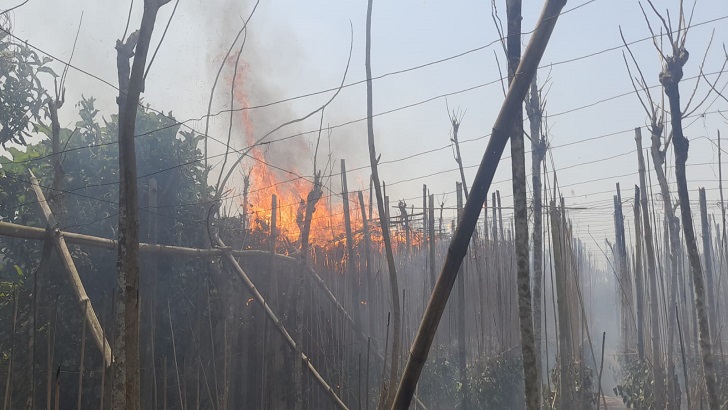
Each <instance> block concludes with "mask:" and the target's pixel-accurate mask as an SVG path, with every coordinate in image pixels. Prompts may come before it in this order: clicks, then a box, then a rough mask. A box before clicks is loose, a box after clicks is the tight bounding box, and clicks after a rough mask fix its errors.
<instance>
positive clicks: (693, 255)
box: [660, 49, 720, 410]
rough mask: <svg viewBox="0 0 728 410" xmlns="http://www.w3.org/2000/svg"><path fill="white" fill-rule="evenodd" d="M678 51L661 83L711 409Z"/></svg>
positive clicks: (714, 402)
mask: <svg viewBox="0 0 728 410" xmlns="http://www.w3.org/2000/svg"><path fill="white" fill-rule="evenodd" d="M679 51H680V53H679V54H678V55H675V56H668V57H667V59H666V61H665V63H664V66H663V70H662V72H661V73H660V83H661V84H662V86H663V87H664V90H665V94H666V95H667V98H668V100H669V102H670V124H671V126H672V139H673V146H674V147H675V182H676V184H677V196H678V198H679V199H680V214H681V217H682V218H681V219H682V227H683V235H685V244H686V245H687V250H688V260H689V261H690V268H691V269H690V270H691V273H692V278H693V291H694V293H695V308H696V313H697V317H698V337H699V345H700V354H701V356H702V361H703V374H704V377H705V387H706V389H707V392H708V405H709V407H710V409H711V410H718V409H719V408H720V404H719V403H718V390H717V385H716V381H715V370H714V367H713V353H712V346H711V338H710V328H709V325H708V313H707V312H706V301H705V283H704V282H703V268H702V266H701V264H700V254H699V253H698V245H697V242H696V240H695V230H694V229H693V215H692V211H691V208H690V195H689V193H688V182H687V176H686V173H685V163H686V162H687V160H688V148H689V142H688V139H687V138H686V137H685V135H684V134H683V127H682V111H681V108H680V89H679V84H680V80H681V79H682V75H683V71H682V67H683V65H684V64H685V62H686V61H687V51H685V50H684V49H680V50H679Z"/></svg>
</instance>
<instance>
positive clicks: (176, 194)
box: [0, 98, 212, 408]
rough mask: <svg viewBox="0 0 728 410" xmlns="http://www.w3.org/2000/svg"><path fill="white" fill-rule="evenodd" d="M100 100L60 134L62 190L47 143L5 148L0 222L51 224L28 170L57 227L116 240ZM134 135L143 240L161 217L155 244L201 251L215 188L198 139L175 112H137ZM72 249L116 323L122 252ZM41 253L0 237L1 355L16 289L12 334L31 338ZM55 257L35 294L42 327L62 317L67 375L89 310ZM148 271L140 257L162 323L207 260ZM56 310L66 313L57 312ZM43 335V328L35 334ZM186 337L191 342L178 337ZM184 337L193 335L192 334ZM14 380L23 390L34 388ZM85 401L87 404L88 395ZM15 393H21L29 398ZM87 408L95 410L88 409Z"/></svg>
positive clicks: (60, 351)
mask: <svg viewBox="0 0 728 410" xmlns="http://www.w3.org/2000/svg"><path fill="white" fill-rule="evenodd" d="M94 103H95V101H94V99H93V98H88V99H87V98H83V99H82V100H81V101H80V102H79V103H78V105H77V108H78V110H79V120H78V121H77V122H76V124H75V129H73V130H71V129H62V130H61V142H62V146H64V145H65V147H66V149H65V150H64V151H65V152H64V153H63V154H61V159H62V161H63V162H62V168H63V173H64V178H63V181H62V186H61V189H62V190H63V191H62V192H60V193H58V192H54V191H53V190H51V189H49V187H51V186H52V184H53V175H54V172H53V168H52V166H51V159H52V157H53V155H52V150H51V146H50V141H49V140H48V139H43V140H42V141H40V142H38V143H35V144H30V145H27V146H26V147H25V150H24V151H21V150H18V149H15V148H9V149H8V150H7V153H8V154H9V155H10V158H7V157H2V156H0V221H5V222H12V223H17V224H22V225H29V226H36V227H45V226H46V223H45V220H44V219H43V218H42V214H41V212H40V208H39V206H38V203H37V200H36V197H35V195H34V193H33V192H32V190H31V189H30V183H29V180H30V177H29V175H28V172H27V171H28V169H32V170H33V172H34V173H35V175H36V176H37V177H38V179H39V181H40V185H41V186H42V187H43V188H44V189H43V190H44V191H45V195H46V197H47V198H49V199H52V200H53V202H52V203H51V205H52V207H53V211H54V213H55V214H56V216H57V218H58V220H59V225H60V226H59V227H60V228H61V229H63V230H67V231H71V232H78V233H83V234H88V235H94V236H100V237H106V238H115V237H116V236H117V230H116V226H117V218H118V206H117V204H118V199H119V198H118V175H119V173H118V169H119V163H118V145H117V144H116V141H117V129H118V126H117V116H116V115H112V116H111V117H110V118H108V119H101V118H100V115H99V111H98V110H97V109H96V108H95V105H94ZM34 127H35V130H36V131H37V132H38V133H40V134H46V135H48V134H49V130H48V129H47V127H44V126H43V125H42V124H34ZM136 134H137V138H136V151H137V162H138V176H139V179H138V181H137V182H138V187H139V206H140V219H141V220H140V239H141V240H142V241H149V240H150V239H151V238H152V236H151V231H150V227H151V218H156V219H157V232H158V235H157V241H158V242H159V243H164V244H170V245H180V246H193V247H202V246H204V238H205V237H206V236H205V235H203V233H204V229H203V228H204V215H205V212H206V210H207V205H206V201H207V200H208V199H209V198H210V195H211V192H212V189H211V187H209V186H208V185H207V184H206V183H205V174H204V166H203V162H202V161H201V158H202V153H201V151H200V150H199V149H197V145H198V142H199V136H198V135H196V134H193V133H188V132H184V131H181V130H180V126H179V125H178V124H177V122H176V120H175V119H174V118H173V117H172V115H171V113H170V114H159V113H154V112H151V111H148V110H147V109H145V108H141V107H140V108H139V111H138V114H137V127H136ZM152 178H154V179H156V180H157V182H158V202H157V207H156V208H150V204H149V183H150V180H151V179H152ZM69 247H70V250H71V253H72V255H73V257H74V260H75V262H76V265H77V268H78V270H79V272H80V275H81V279H82V281H83V283H84V286H85V288H86V291H87V293H88V295H89V297H90V299H91V303H92V305H93V306H94V308H95V309H96V310H97V313H98V316H99V317H100V319H101V320H102V322H103V321H104V318H109V317H111V313H110V300H111V295H112V294H113V292H114V288H115V278H116V276H115V272H116V269H115V261H116V252H114V251H109V250H105V249H98V248H90V247H79V246H75V245H70V246H69ZM41 250H42V242H40V241H26V240H20V239H14V238H9V237H0V317H2V318H5V319H6V320H5V321H4V322H2V326H0V357H2V356H7V355H8V354H9V352H10V348H11V346H10V345H11V342H10V341H11V340H12V339H13V338H12V335H11V334H10V332H11V329H12V326H10V323H9V322H8V320H9V319H10V318H11V317H12V304H13V301H12V293H13V287H14V286H17V287H18V291H19V299H18V300H19V301H20V303H19V312H18V331H17V332H16V334H18V335H28V334H29V331H28V326H29V323H30V322H29V318H30V317H32V316H31V310H30V300H31V297H32V294H33V289H34V283H35V281H34V279H35V278H36V276H37V271H38V266H39V261H40V260H41ZM51 258H52V259H51V260H50V261H49V263H48V266H49V269H50V272H49V274H48V276H45V275H44V276H42V279H41V280H40V281H39V283H42V285H43V287H44V289H43V292H42V293H41V294H40V295H39V297H41V299H42V301H41V302H40V309H41V310H40V312H39V313H38V314H39V319H38V325H39V327H42V326H46V324H47V323H48V322H49V321H50V320H54V321H55V320H57V322H55V323H54V324H55V329H57V334H56V336H55V337H56V340H57V341H58V342H57V343H56V347H55V352H56V353H55V355H56V357H57V358H58V360H61V361H62V363H61V365H62V368H63V369H68V368H75V367H77V366H78V346H79V339H80V331H79V329H80V324H81V323H83V322H82V320H81V317H82V313H83V312H82V309H81V308H80V307H79V305H78V302H77V301H76V300H75V296H74V295H73V291H72V290H71V288H70V287H69V286H68V283H67V279H66V274H65V273H64V272H63V270H62V267H61V264H60V262H59V261H58V260H57V257H56V256H55V255H53V256H52V257H51ZM150 265H151V263H149V261H148V260H145V259H143V260H142V264H141V273H140V276H141V278H142V279H141V281H142V283H141V288H142V289H144V291H145V293H146V294H145V296H146V297H149V295H150V293H152V292H154V293H155V295H156V300H158V301H160V302H159V306H160V308H158V309H159V312H157V316H156V318H157V319H156V320H158V321H159V322H161V324H165V323H167V321H168V313H167V311H166V309H162V308H161V306H165V305H166V301H167V300H186V299H184V298H183V296H184V295H186V294H191V293H193V292H194V291H196V290H197V289H198V288H199V286H200V283H201V279H200V278H199V276H200V275H199V274H200V272H204V270H203V267H202V262H201V261H199V260H195V259H190V258H159V260H158V262H157V266H158V271H159V272H160V274H159V275H158V276H157V279H156V280H155V281H154V282H152V278H151V277H150V275H149V274H148V272H149V271H148V268H149V266H150ZM173 306H174V307H173V309H172V311H171V315H172V318H173V319H172V320H173V321H174V322H175V323H186V322H187V321H188V319H189V317H190V316H192V315H193V314H194V313H192V312H190V311H188V310H189V308H190V305H189V304H183V303H179V304H175V305H173ZM54 309H57V311H58V312H60V313H59V314H55V313H54V312H55V310H54ZM147 317H148V316H147ZM106 320H108V319H106ZM102 325H104V327H105V329H106V330H111V329H113V326H112V325H111V324H110V323H109V322H108V321H107V322H103V323H102ZM143 326H145V329H147V327H148V326H149V323H148V322H145V324H144V325H143ZM159 326H160V325H158V327H159ZM167 326H168V325H166V326H165V327H163V328H167ZM46 328H47V327H46ZM182 330H184V329H182ZM182 330H180V332H182ZM142 331H143V332H144V331H147V330H144V329H143V330H142ZM43 333H44V332H43V331H39V334H43ZM180 337H181V338H184V337H185V336H184V335H182V334H180ZM186 337H187V338H189V335H188V336H186ZM156 342H157V347H156V352H157V354H158V355H159V357H162V356H166V357H171V355H172V352H171V346H170V345H169V343H168V337H166V336H165V337H158V338H157V339H156ZM39 350H42V349H39ZM87 352H91V353H88V354H89V355H92V353H93V354H97V353H98V352H97V351H96V350H95V349H91V350H88V351H87ZM16 354H18V351H16ZM19 360H20V359H19ZM37 360H38V363H41V364H43V363H45V362H43V361H42V360H41V359H37ZM89 360H92V362H91V363H89V364H88V366H89V368H91V367H93V366H99V364H98V363H95V364H94V362H93V360H95V361H98V360H100V355H96V356H93V355H92V356H91V358H90V359H89ZM19 377H21V375H18V378H19ZM17 380H18V381H17V383H16V385H17V386H23V385H25V384H27V385H29V384H30V383H29V382H28V383H23V382H22V380H20V379H17ZM85 385H86V384H85ZM88 385H89V386H91V385H93V384H92V383H88ZM63 391H64V394H69V395H71V394H74V393H73V392H74V389H73V388H67V389H63ZM66 392H67V393H66ZM25 396H27V394H26V395H25ZM84 396H85V397H86V396H88V397H89V398H90V397H91V394H88V395H84ZM14 397H23V394H18V395H17V396H14ZM67 399H68V400H66V398H62V399H61V401H69V402H70V401H72V400H75V399H73V398H72V397H69V398H67ZM16 405H17V403H14V404H13V405H12V406H11V407H12V408H16ZM86 407H88V408H91V404H89V405H88V406H85V408H86Z"/></svg>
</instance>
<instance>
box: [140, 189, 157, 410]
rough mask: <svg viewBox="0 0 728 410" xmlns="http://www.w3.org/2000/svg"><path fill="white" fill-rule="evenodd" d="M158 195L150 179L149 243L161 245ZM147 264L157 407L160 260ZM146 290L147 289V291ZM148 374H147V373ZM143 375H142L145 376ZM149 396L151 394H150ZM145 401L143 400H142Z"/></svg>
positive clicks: (153, 388) (149, 346) (150, 351)
mask: <svg viewBox="0 0 728 410" xmlns="http://www.w3.org/2000/svg"><path fill="white" fill-rule="evenodd" d="M158 193H159V186H158V184H157V180H156V179H155V178H150V179H149V187H148V200H149V210H150V211H151V212H150V213H149V219H148V228H147V237H148V240H149V243H159V238H158V235H159V224H158V218H157V206H158ZM147 258H148V259H147V263H148V266H149V277H148V278H144V279H145V280H144V286H143V287H142V289H140V291H141V292H144V293H148V294H149V295H148V296H147V297H146V301H145V300H144V298H141V299H142V300H141V303H144V304H145V306H146V307H147V309H149V319H150V320H149V343H148V344H147V348H146V349H145V351H146V353H147V358H148V365H151V367H152V372H151V373H152V383H151V386H149V389H150V390H151V394H150V397H151V400H153V403H154V405H155V406H156V405H157V366H156V360H157V355H156V349H155V343H156V339H155V329H156V326H157V314H156V310H157V307H156V304H157V303H156V302H157V283H158V280H157V278H158V275H159V263H158V259H157V258H156V257H154V256H148V257H147ZM145 288H146V289H145ZM145 302H146V303H145ZM145 373H146V372H145ZM145 373H142V374H145ZM148 394H149V393H148ZM142 400H143V399H142Z"/></svg>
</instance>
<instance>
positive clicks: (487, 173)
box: [392, 0, 566, 410]
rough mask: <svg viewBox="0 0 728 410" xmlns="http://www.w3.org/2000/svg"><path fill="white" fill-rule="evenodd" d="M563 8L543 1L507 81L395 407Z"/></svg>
mask: <svg viewBox="0 0 728 410" xmlns="http://www.w3.org/2000/svg"><path fill="white" fill-rule="evenodd" d="M565 5H566V0H547V1H546V3H545V5H544V9H543V11H542V13H541V16H540V18H539V21H538V22H537V24H536V29H535V30H534V33H533V35H532V37H531V40H530V42H529V45H528V47H527V49H526V52H525V53H524V55H523V58H522V60H521V62H520V64H519V66H518V69H517V70H516V76H515V78H514V79H513V82H512V83H511V86H510V88H509V90H508V94H507V95H506V98H505V101H504V102H503V105H502V107H501V110H500V112H499V114H498V117H497V119H496V122H495V125H494V126H493V133H492V136H491V138H490V141H489V142H488V147H487V148H486V151H485V154H484V155H483V159H482V161H481V163H480V166H479V168H478V172H477V174H476V176H475V180H474V182H473V184H472V189H471V191H470V192H469V196H468V200H467V201H466V203H465V209H464V210H463V218H462V222H461V224H460V225H459V226H458V228H457V230H456V231H455V234H454V235H453V238H452V240H451V242H450V246H449V248H448V253H447V256H446V258H445V263H444V265H443V268H442V271H441V273H440V277H439V278H438V280H437V283H436V284H435V289H434V290H433V293H432V295H431V297H430V301H429V302H428V306H427V309H426V311H425V314H424V316H423V318H422V322H421V323H420V326H419V329H418V331H417V336H416V337H415V340H414V342H413V344H412V348H411V349H410V357H409V359H408V361H407V365H406V367H405V369H404V373H403V374H402V378H401V381H400V384H399V386H398V388H397V394H396V396H395V401H394V403H393V406H392V408H393V409H397V410H399V409H406V408H407V407H409V404H410V402H411V400H412V395H413V394H414V391H415V387H416V386H417V381H418V380H419V377H420V373H421V372H422V368H423V367H424V364H425V361H426V360H427V355H428V353H429V350H430V346H431V345H432V340H433V338H434V334H435V331H436V330H437V327H438V324H439V322H440V319H441V317H442V313H443V311H444V309H445V305H446V303H447V300H448V298H449V295H450V291H451V290H452V287H453V284H454V282H455V278H456V277H457V272H458V269H459V268H460V264H461V263H462V261H463V258H464V257H465V252H466V250H467V247H468V244H469V243H470V238H471V237H472V235H473V230H474V229H475V225H476V223H477V222H478V217H479V215H480V211H481V209H482V208H483V203H484V202H485V198H486V196H487V195H488V189H489V188H490V184H491V182H492V181H493V176H494V175H495V171H496V169H497V167H498V162H499V161H500V157H501V155H502V153H503V150H504V149H505V145H506V143H507V142H508V138H509V135H510V134H511V131H512V129H513V123H514V121H515V120H516V114H517V112H520V110H521V109H522V108H521V107H522V102H523V99H524V98H525V96H526V92H527V91H528V87H529V85H530V83H531V81H532V80H533V77H534V76H535V74H536V69H537V67H538V64H539V61H540V60H541V57H542V56H543V53H544V51H545V49H546V45H547V44H548V41H549V39H550V37H551V33H552V32H553V29H554V27H555V25H556V21H557V20H558V16H559V13H560V12H561V10H562V9H563V7H564V6H565Z"/></svg>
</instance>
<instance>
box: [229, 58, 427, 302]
mask: <svg viewBox="0 0 728 410" xmlns="http://www.w3.org/2000/svg"><path fill="white" fill-rule="evenodd" d="M228 63H229V64H230V65H231V66H232V65H233V64H234V60H233V61H229V62H228ZM249 69H250V67H249V66H248V65H247V64H245V63H241V64H240V65H239V66H238V73H237V77H236V87H235V91H234V98H235V100H236V107H238V108H239V107H250V106H251V104H250V101H249V98H248V94H247V92H246V90H245V85H246V78H247V76H248V71H249ZM254 112H255V111H251V110H243V111H242V112H241V113H240V115H239V118H240V121H241V125H242V128H243V131H244V135H245V143H246V146H249V147H250V146H253V145H254V144H255V142H256V140H257V139H258V138H260V136H261V135H259V134H256V130H255V128H254V126H253V119H252V118H251V113H254ZM292 143H295V142H289V141H287V142H285V143H283V144H288V147H289V148H290V144H292ZM299 144H300V145H299V146H298V147H294V148H295V152H296V155H297V156H298V155H300V158H312V155H311V152H310V149H309V147H308V145H306V144H304V143H300V142H299ZM279 146H280V145H270V146H266V145H262V146H261V145H258V146H254V147H253V149H252V150H251V151H250V154H249V155H250V156H251V157H252V161H251V162H249V163H248V165H247V166H248V167H251V166H252V168H250V177H249V181H250V185H249V193H248V196H247V198H246V199H247V201H243V202H246V203H247V209H246V210H245V211H246V212H245V214H246V218H248V221H249V222H250V223H249V224H248V223H246V226H248V227H250V229H251V230H253V231H259V232H260V233H261V234H262V235H266V236H267V235H269V234H270V226H271V218H272V208H271V202H272V196H273V195H275V196H276V197H277V209H276V233H277V242H278V243H279V244H280V243H281V242H282V243H284V244H286V245H288V246H287V248H288V249H287V250H288V251H289V252H290V251H295V250H297V249H299V247H300V236H301V226H300V225H299V224H300V223H301V222H302V218H301V215H302V212H303V209H305V201H306V198H307V197H308V194H309V192H310V191H311V190H312V188H313V186H314V185H313V181H312V178H308V177H303V178H302V177H300V176H302V175H310V174H312V172H310V170H309V171H308V172H306V171H301V170H299V169H296V167H295V166H294V165H292V164H290V163H289V164H270V162H271V161H270V160H269V159H268V158H267V157H266V153H267V150H275V149H278V147H279ZM321 157H322V155H321V153H319V158H321ZM290 162H294V161H290ZM312 165H313V164H312ZM312 165H311V166H312ZM283 169H285V170H287V171H288V172H286V171H284V170H283ZM324 177H325V176H324ZM326 182H328V181H325V183H326ZM336 185H338V184H336ZM322 188H323V195H322V197H321V199H320V200H319V201H318V202H317V203H316V207H315V211H314V213H313V216H312V219H311V227H310V232H309V243H310V245H311V246H313V247H322V248H331V247H334V246H340V245H344V244H345V240H346V227H345V219H344V210H343V203H342V201H343V199H342V197H341V193H340V192H336V193H334V192H332V191H330V189H329V188H328V187H327V186H323V187H322ZM365 197H366V200H365V204H367V203H369V199H368V195H365ZM348 199H349V213H350V223H351V230H352V235H353V239H354V241H355V242H357V243H358V242H359V241H360V240H362V238H363V233H362V231H363V223H362V212H361V208H360V204H359V201H358V198H357V196H356V195H355V194H354V193H350V194H349V198H348ZM397 213H398V212H396V210H393V215H395V214H397ZM375 219H376V217H375ZM369 227H370V233H371V235H370V237H371V241H372V246H373V247H375V248H380V249H381V250H383V248H382V241H381V239H382V236H381V229H380V228H379V224H376V223H370V224H369ZM406 240H407V239H406V235H405V233H404V230H403V229H401V227H397V228H394V229H392V243H393V245H394V246H395V247H400V246H404V245H405V242H406ZM420 243H421V235H419V236H418V235H417V234H415V232H412V233H411V235H410V245H411V246H419V245H420ZM279 250H280V249H279ZM364 303H366V302H364Z"/></svg>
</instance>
